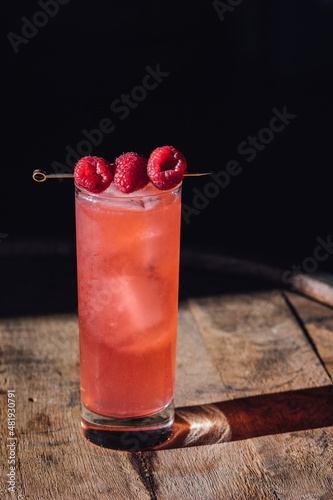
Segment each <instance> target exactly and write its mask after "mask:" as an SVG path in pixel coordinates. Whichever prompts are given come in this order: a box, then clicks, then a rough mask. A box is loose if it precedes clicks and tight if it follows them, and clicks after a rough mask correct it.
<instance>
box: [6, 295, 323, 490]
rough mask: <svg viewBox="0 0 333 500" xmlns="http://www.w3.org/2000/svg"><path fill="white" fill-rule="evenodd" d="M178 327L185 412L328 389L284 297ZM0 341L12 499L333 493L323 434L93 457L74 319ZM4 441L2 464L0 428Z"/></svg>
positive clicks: (245, 299) (217, 304)
mask: <svg viewBox="0 0 333 500" xmlns="http://www.w3.org/2000/svg"><path fill="white" fill-rule="evenodd" d="M179 325H180V329H179V338H180V340H179V352H178V372H177V393H176V394H177V396H176V397H177V406H178V407H179V406H182V407H184V406H188V405H194V406H195V407H196V406H198V405H200V404H201V405H202V404H203V405H206V404H207V405H209V404H211V403H212V402H220V403H229V401H228V400H229V399H232V400H236V399H237V398H240V397H245V398H246V397H248V396H255V395H261V394H266V395H268V394H270V393H273V392H280V393H283V392H284V391H287V390H297V389H303V388H307V387H313V388H316V387H318V388H319V387H320V386H327V385H328V383H329V382H328V376H327V374H326V372H325V371H324V370H323V367H322V365H321V364H320V362H319V360H318V358H317V356H316V355H315V353H314V352H313V350H312V349H311V346H310V345H309V343H308V342H307V339H306V338H305V337H304V334H303V332H302V330H301V328H300V327H299V325H298V323H297V321H296V320H295V318H294V317H293V316H292V313H291V311H290V309H289V308H288V306H287V305H286V303H285V302H284V300H283V298H281V297H277V298H276V297H275V298H274V300H273V298H272V297H271V295H270V293H269V292H267V293H264V292H263V293H260V294H244V295H241V296H238V295H237V296H236V295H229V296H228V295H224V296H222V297H214V298H201V299H196V300H191V301H190V302H188V304H184V305H183V306H182V307H181V309H180V321H179ZM0 341H1V344H0V345H1V347H2V349H3V353H2V361H3V364H2V366H1V369H0V376H1V398H0V400H1V415H5V414H6V408H7V407H6V405H7V392H6V391H7V390H8V389H15V390H16V394H17V423H16V425H17V428H16V436H17V438H18V444H17V495H16V496H17V498H28V497H29V498H32V499H35V498H36V499H45V498H51V499H53V498H54V499H59V498H60V499H61V498H64V499H71V498H73V499H74V498H75V499H77V498H89V499H94V498H96V499H97V498H98V499H104V498H116V499H117V500H118V499H119V500H121V499H132V498H133V499H134V498H135V499H140V500H141V499H143V500H145V499H173V498H174V499H179V498H191V499H192V498H194V499H195V498H198V499H199V498H200V500H201V499H211V498H212V499H213V498H218V499H219V498H226V499H228V498H246V499H247V498H256V499H257V498H259V499H260V498H272V499H276V498H302V495H303V497H304V498H325V495H326V496H327V495H329V492H330V491H331V489H332V475H331V473H330V470H329V465H328V464H329V461H330V460H332V452H331V449H330V447H329V446H328V442H329V439H331V436H332V434H331V431H330V430H329V429H328V428H323V429H317V430H307V431H295V432H293V433H291V434H289V433H288V434H283V435H279V434H276V435H269V436H265V437H257V438H252V439H245V438H247V437H249V434H244V435H243V437H242V439H245V440H243V441H236V442H228V443H226V442H225V443H222V444H220V445H209V446H200V447H193V448H183V449H182V448H179V449H172V450H171V449H170V450H160V451H150V452H148V451H147V452H138V453H122V452H116V451H112V450H104V449H101V448H98V447H95V446H94V445H92V444H90V443H88V442H87V441H85V440H84V439H83V438H82V435H81V430H80V425H79V423H80V404H79V366H78V361H79V357H78V326H77V318H76V316H75V315H57V316H45V317H35V318H18V319H10V320H9V319H8V320H2V321H1V322H0ZM195 365H196V366H197V370H196V368H195ZM199 370H200V371H199ZM238 415H239V412H238ZM229 418H230V416H229ZM199 431H200V429H199ZM275 431H276V432H279V429H278V428H276V427H274V426H273V428H272V430H271V432H272V433H274V432H275ZM1 434H2V436H1V449H2V456H3V457H7V454H8V450H7V449H6V438H7V429H6V427H5V425H4V423H3V420H2V422H1ZM229 437H230V436H229ZM1 469H2V470H1V483H0V484H1V486H0V493H1V494H2V495H3V496H4V498H13V497H12V496H11V495H9V494H6V489H7V485H6V482H5V479H4V478H5V474H6V473H7V472H8V464H7V462H6V460H5V461H4V462H3V463H2V464H1ZM306 495H307V496H306ZM309 495H312V497H311V496H309ZM327 498H329V497H327Z"/></svg>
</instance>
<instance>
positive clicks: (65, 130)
mask: <svg viewBox="0 0 333 500" xmlns="http://www.w3.org/2000/svg"><path fill="white" fill-rule="evenodd" d="M54 1H55V0H54ZM54 1H53V2H51V3H54ZM45 3H47V2H46V1H45ZM236 3H237V2H235V0H233V1H231V0H230V3H228V1H227V0H226V1H225V2H224V4H225V5H227V6H228V5H229V10H226V11H225V12H224V14H223V12H222V11H223V7H222V1H221V2H219V4H218V3H216V2H215V3H214V2H211V1H207V0H205V1H204V0H200V1H197V2H174V3H173V2H170V1H169V0H168V1H159V2H157V1H156V0H154V1H145V2H134V1H133V2H129V1H121V2H120V1H119V2H117V3H116V4H115V5H114V2H107V1H105V2H102V1H96V2H91V1H85V0H80V1H79V0H69V1H68V2H67V4H66V5H65V4H64V5H59V12H58V13H57V14H56V15H54V16H53V17H50V16H49V18H48V21H47V23H46V25H45V26H43V27H40V28H38V30H37V33H35V34H33V35H31V37H30V39H26V40H27V43H19V44H18V47H17V50H18V53H15V51H14V49H13V47H12V45H11V42H10V40H9V39H8V38H7V35H8V33H10V32H12V33H14V34H15V35H20V36H22V29H23V26H24V24H25V22H26V21H25V20H24V19H22V18H23V16H25V18H26V19H28V20H29V21H33V19H36V17H34V16H35V14H36V13H37V12H40V11H42V8H41V6H40V4H38V3H37V2H34V1H30V2H24V1H11V2H9V1H7V2H3V3H2V7H3V10H4V12H3V15H2V17H3V18H4V19H5V26H4V30H3V37H2V40H3V44H4V45H3V51H2V52H3V56H4V61H3V64H2V67H3V72H2V75H3V76H2V79H3V81H4V83H5V91H3V95H2V97H3V99H2V101H3V105H2V108H3V109H2V143H3V144H2V176H1V179H2V189H1V218H0V241H1V243H0V255H1V256H2V261H1V262H2V269H3V271H2V275H3V283H4V282H5V285H6V286H5V287H2V288H3V289H4V290H6V291H5V292H4V297H5V298H6V300H5V306H6V307H7V312H9V313H11V312H12V311H14V307H11V306H10V304H12V302H13V300H12V299H13V297H11V295H10V293H9V292H8V286H9V282H10V284H11V285H10V286H11V287H12V288H13V290H15V293H18V295H17V296H16V298H15V299H14V300H15V302H16V303H17V302H19V303H20V304H21V306H20V307H21V310H24V312H29V311H31V310H32V309H31V307H30V306H29V308H28V306H27V309H29V310H27V311H25V309H24V306H22V304H23V303H24V302H25V296H26V294H30V295H31V294H32V293H34V291H33V289H31V290H30V289H29V290H26V289H24V290H22V291H21V292H18V289H20V279H22V275H23V276H26V278H25V279H26V281H27V280H30V281H34V280H36V279H37V278H34V277H33V274H29V275H28V274H27V265H26V261H25V260H24V259H26V258H28V259H31V262H30V265H29V266H28V267H30V269H35V270H36V273H37V274H38V269H39V266H41V269H44V268H43V265H44V266H45V265H46V263H47V265H48V266H49V268H46V271H45V273H46V274H45V273H44V271H43V273H44V274H43V273H42V274H43V276H44V275H45V278H43V279H44V281H43V282H41V283H40V290H42V291H43V295H44V296H45V294H46V295H47V293H50V292H47V291H46V287H47V286H49V287H52V290H53V292H54V297H55V296H56V295H57V293H58V292H59V289H61V288H63V286H62V282H61V280H60V278H59V283H58V282H57V278H55V281H54V280H53V281H52V283H50V282H49V281H48V278H47V272H48V270H49V271H50V269H51V268H52V269H57V268H58V267H59V269H60V268H61V269H62V270H64V269H66V276H69V277H70V278H68V279H69V282H68V287H69V288H71V286H72V284H73V283H74V282H75V240H74V233H75V223H74V197H73V182H72V181H71V180H64V181H63V182H59V181H58V180H53V181H52V180H49V181H46V182H45V183H44V184H37V183H35V182H34V181H33V180H32V177H31V175H32V171H33V170H34V169H35V168H41V169H44V170H46V171H47V172H49V173H52V172H53V171H54V168H53V166H52V165H53V164H54V162H55V161H57V162H58V163H59V164H63V165H66V154H67V151H66V147H67V146H70V147H71V148H73V149H74V150H77V146H78V144H79V142H80V141H82V140H83V139H85V137H84V135H83V133H82V130H83V129H86V130H88V131H90V130H91V129H95V128H97V127H98V124H99V122H100V120H102V119H103V118H110V119H111V120H112V121H113V123H114V125H115V127H116V128H115V130H114V131H113V132H112V133H110V134H105V135H104V137H103V140H102V141H101V143H100V144H99V145H98V146H96V147H94V148H93V149H92V151H91V154H92V155H97V156H102V157H105V158H106V159H108V160H109V161H113V160H114V159H115V158H116V157H117V156H119V155H120V154H121V153H123V152H126V151H137V152H139V153H141V154H144V155H145V156H149V154H150V152H151V151H152V150H153V149H155V148H156V147H158V146H162V145H165V144H170V145H173V146H174V147H176V148H177V149H179V150H180V151H182V152H183V153H184V155H185V156H186V158H187V161H188V170H189V171H190V172H200V171H201V172H202V171H207V170H211V171H214V172H216V173H217V172H219V171H221V170H223V169H225V166H226V164H227V162H228V161H229V160H232V159H235V160H237V161H238V162H239V164H240V166H241V167H242V172H241V173H240V174H239V175H238V176H235V177H233V178H231V181H230V183H229V185H228V186H227V187H225V188H224V189H221V190H220V192H219V194H218V196H216V197H215V198H214V199H212V200H211V201H210V202H209V203H208V206H207V207H206V208H204V209H203V210H200V213H199V214H193V215H191V216H190V222H189V223H188V224H187V223H186V221H185V220H184V219H183V227H182V245H183V246H184V247H185V248H193V249H196V248H200V249H202V248H203V249H209V250H212V251H214V252H215V253H220V254H227V255H230V256H242V257H249V258H251V259H255V260H257V261H265V262H268V263H270V264H272V265H274V266H280V267H282V268H283V269H289V268H290V266H291V265H292V264H300V263H301V262H302V261H303V259H304V258H306V257H309V256H312V255H313V251H314V248H315V247H316V245H317V242H316V238H317V237H318V236H321V237H322V238H323V239H324V240H326V238H327V237H328V235H330V234H331V232H332V222H331V221H332V210H331V206H332V196H331V193H332V188H331V177H332V176H331V175H330V172H331V169H332V161H331V155H332V139H331V137H332V127H331V122H332V104H333V98H332V88H333V78H332V77H333V71H332V58H333V56H332V48H333V29H332V26H333V1H329V0H293V1H292V2H291V1H290V0H268V1H267V0H243V1H239V2H238V5H237V6H235V5H236ZM230 5H234V7H230ZM223 17H224V18H223ZM39 21H41V22H43V19H42V18H39ZM157 65H160V69H161V71H163V72H166V73H169V75H168V76H167V77H165V78H163V81H162V82H161V83H159V85H158V86H157V88H156V89H154V90H151V91H149V92H148V94H147V97H146V98H145V99H144V100H142V102H139V103H138V106H137V107H136V108H135V109H131V110H130V113H129V115H128V116H127V117H126V118H124V119H123V120H122V119H121V118H120V113H115V112H114V111H112V110H111V108H110V106H111V104H112V103H113V102H114V101H115V100H116V99H118V98H120V96H121V95H122V94H123V93H125V94H130V93H131V92H132V90H133V89H134V87H136V86H137V85H141V84H142V81H143V78H144V76H145V75H146V74H147V70H146V67H147V66H150V67H151V68H156V66H157ZM285 106H286V107H287V110H288V113H292V114H295V115H297V117H296V118H295V119H294V120H292V121H291V122H290V124H289V125H288V126H287V127H286V128H285V130H283V131H282V132H280V133H277V134H276V135H275V137H274V139H273V140H272V141H271V142H270V143H269V144H267V145H266V147H265V148H264V149H263V151H260V152H258V153H257V155H256V158H255V159H254V160H253V161H252V162H248V161H246V158H247V156H246V155H241V154H240V153H239V152H238V151H237V149H238V147H239V144H240V143H241V142H242V141H245V140H247V137H248V136H249V135H257V133H258V131H260V130H261V129H262V128H264V127H267V126H268V124H269V122H270V119H271V118H272V116H273V112H272V109H273V108H277V109H278V110H280V111H282V109H283V108H284V107H285ZM79 156H82V155H80V154H79ZM67 168H68V167H67ZM207 182H209V180H208V178H206V177H203V178H192V179H190V178H188V179H186V180H185V182H184V189H183V202H184V204H185V205H187V206H188V207H191V206H193V197H194V194H195V193H194V192H193V189H195V188H197V189H199V190H200V191H201V192H203V190H204V188H205V185H206V184H207ZM36 259H37V260H36ZM330 260H331V259H328V260H327V261H325V262H323V263H321V264H320V269H328V268H330V267H331V262H330ZM66 266H67V267H66ZM37 274H36V275H37ZM59 276H60V275H59ZM20 293H21V295H20ZM36 300H37V298H36ZM50 300H51V299H50ZM68 300H69V304H70V307H72V304H73V300H74V299H72V294H70V296H69V299H68ZM8 307H9V309H8Z"/></svg>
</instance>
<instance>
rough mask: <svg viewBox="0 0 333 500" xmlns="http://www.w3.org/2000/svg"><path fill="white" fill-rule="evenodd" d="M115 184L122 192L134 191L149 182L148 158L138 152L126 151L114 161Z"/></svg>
mask: <svg viewBox="0 0 333 500" xmlns="http://www.w3.org/2000/svg"><path fill="white" fill-rule="evenodd" d="M114 168H115V174H114V184H115V186H116V188H117V189H119V191H121V192H122V193H133V191H137V190H138V189H142V188H144V187H145V186H146V184H148V182H149V179H148V175H147V160H146V158H144V157H143V156H139V155H138V154H136V153H126V154H123V155H121V156H119V158H117V159H116V161H115V162H114Z"/></svg>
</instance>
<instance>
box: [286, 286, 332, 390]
mask: <svg viewBox="0 0 333 500" xmlns="http://www.w3.org/2000/svg"><path fill="white" fill-rule="evenodd" d="M281 293H282V296H283V298H284V300H285V302H286V304H287V306H288V307H289V309H290V311H291V312H292V314H293V315H294V317H295V319H296V321H297V323H298V325H299V327H300V328H301V330H302V332H303V334H304V336H305V338H306V340H307V341H308V342H309V344H310V346H311V348H312V350H313V352H314V353H315V355H316V356H317V359H318V361H319V362H320V364H321V366H322V367H323V368H324V370H325V373H326V375H327V376H328V378H329V379H330V381H331V382H333V379H332V376H331V374H330V372H329V371H328V370H327V368H326V365H325V363H324V361H323V359H322V357H321V356H320V354H319V352H318V349H317V346H316V344H315V343H314V341H313V340H312V337H311V335H310V333H309V332H308V330H307V328H306V326H305V323H304V322H303V320H302V318H301V316H300V315H299V314H298V311H297V309H296V308H295V306H294V305H293V304H292V303H291V301H290V300H289V299H288V297H287V295H286V294H285V292H284V291H281Z"/></svg>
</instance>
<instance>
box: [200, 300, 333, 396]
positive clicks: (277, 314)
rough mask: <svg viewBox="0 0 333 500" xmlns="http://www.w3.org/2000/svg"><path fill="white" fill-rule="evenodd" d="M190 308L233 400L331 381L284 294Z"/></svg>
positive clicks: (215, 302) (207, 303) (315, 385)
mask: <svg viewBox="0 0 333 500" xmlns="http://www.w3.org/2000/svg"><path fill="white" fill-rule="evenodd" d="M190 307H191V311H192V314H193V316H194V318H195V321H196V323H197V325H198V326H199V328H200V331H201V333H202V336H203V338H204V340H205V344H206V346H207V348H208V350H209V352H210V354H211V356H212V359H213V362H214V364H215V366H216V367H217V368H218V370H219V372H220V374H221V378H222V380H223V384H224V387H225V388H226V391H227V393H228V397H229V398H235V397H241V396H243V397H244V396H250V395H254V394H267V393H271V392H279V391H290V390H296V389H305V388H307V387H318V386H324V385H327V384H330V383H331V381H330V379H329V377H328V376H327V374H326V373H325V371H324V370H323V367H322V365H321V363H320V362H319V360H318V358H317V356H316V355H315V353H314V352H313V349H312V347H311V345H310V344H309V342H308V341H307V339H306V337H305V336H304V333H303V332H302V330H301V328H300V327H299V325H298V323H297V321H296V319H295V317H294V316H293V314H292V312H291V311H290V309H289V308H288V306H287V304H286V302H285V300H284V298H283V296H282V295H281V294H279V293H271V292H255V293H252V294H237V295H229V296H228V295H225V296H223V297H204V298H200V299H191V300H190ZM309 367H311V370H309Z"/></svg>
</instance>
